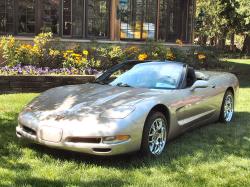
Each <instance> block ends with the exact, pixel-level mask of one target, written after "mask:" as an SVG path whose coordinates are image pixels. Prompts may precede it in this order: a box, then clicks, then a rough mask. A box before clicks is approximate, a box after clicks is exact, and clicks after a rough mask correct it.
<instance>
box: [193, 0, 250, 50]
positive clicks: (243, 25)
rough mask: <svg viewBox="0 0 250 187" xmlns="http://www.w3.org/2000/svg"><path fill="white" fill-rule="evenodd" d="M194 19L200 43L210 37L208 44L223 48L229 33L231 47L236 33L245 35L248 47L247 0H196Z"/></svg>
mask: <svg viewBox="0 0 250 187" xmlns="http://www.w3.org/2000/svg"><path fill="white" fill-rule="evenodd" d="M201 16H202V19H201ZM196 19H197V24H196V31H197V34H198V36H199V38H200V43H201V44H205V41H206V39H207V38H210V44H212V45H216V44H217V46H219V47H222V48H223V47H224V45H225V40H226V37H227V36H228V35H230V36H231V48H232V47H233V46H234V35H235V33H237V34H244V35H245V36H246V37H245V38H246V39H245V42H246V48H247V49H250V48H249V47H247V46H248V42H247V41H248V40H249V42H250V37H249V33H250V32H249V31H250V28H249V25H250V1H249V0H197V15H196ZM201 22H202V23H201ZM204 38H205V39H204ZM203 40H204V41H203Z"/></svg>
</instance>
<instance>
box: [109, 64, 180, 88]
mask: <svg viewBox="0 0 250 187" xmlns="http://www.w3.org/2000/svg"><path fill="white" fill-rule="evenodd" d="M182 72H183V66H182V65H176V64H173V63H157V62H152V63H143V64H138V65H135V66H134V67H133V68H132V69H130V70H128V71H127V72H125V73H123V74H122V75H120V76H119V77H118V78H116V79H115V80H114V81H113V82H111V83H110V85H112V86H131V87H134V88H152V89H176V88H177V87H178V85H179V82H180V78H181V75H182Z"/></svg>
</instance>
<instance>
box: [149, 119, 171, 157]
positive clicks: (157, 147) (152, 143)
mask: <svg viewBox="0 0 250 187" xmlns="http://www.w3.org/2000/svg"><path fill="white" fill-rule="evenodd" d="M166 138H167V136H166V124H165V121H164V120H163V119H161V118H157V119H156V120H155V121H154V122H153V123H152V125H151V128H150V130H149V140H148V142H149V149H150V151H151V153H152V154H154V155H159V154H161V152H162V151H163V149H164V147H165V144H166Z"/></svg>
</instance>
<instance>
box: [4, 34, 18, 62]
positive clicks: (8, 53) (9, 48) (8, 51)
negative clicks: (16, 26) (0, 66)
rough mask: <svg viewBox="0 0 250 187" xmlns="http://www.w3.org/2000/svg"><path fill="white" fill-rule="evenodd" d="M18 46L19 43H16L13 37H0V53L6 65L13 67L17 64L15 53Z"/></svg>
mask: <svg viewBox="0 0 250 187" xmlns="http://www.w3.org/2000/svg"><path fill="white" fill-rule="evenodd" d="M19 46H20V43H19V42H18V41H16V39H15V38H14V37H13V36H8V37H5V36H3V37H1V41H0V51H1V53H2V55H3V59H4V60H5V61H6V64H8V65H10V66H13V65H16V64H17V63H18V59H17V58H16V57H17V56H16V52H17V49H18V48H19Z"/></svg>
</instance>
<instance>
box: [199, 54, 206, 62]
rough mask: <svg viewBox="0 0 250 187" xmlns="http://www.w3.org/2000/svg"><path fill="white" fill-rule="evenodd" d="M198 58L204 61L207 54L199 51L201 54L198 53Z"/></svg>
mask: <svg viewBox="0 0 250 187" xmlns="http://www.w3.org/2000/svg"><path fill="white" fill-rule="evenodd" d="M198 59H199V60H201V61H202V60H205V59H206V55H204V54H202V53H199V54H198Z"/></svg>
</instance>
